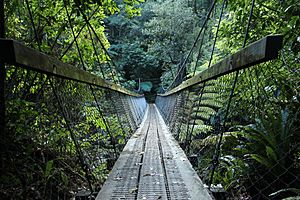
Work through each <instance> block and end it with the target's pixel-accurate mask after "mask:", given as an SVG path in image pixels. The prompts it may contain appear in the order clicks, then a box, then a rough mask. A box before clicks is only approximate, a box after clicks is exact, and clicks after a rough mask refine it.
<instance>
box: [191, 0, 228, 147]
mask: <svg viewBox="0 0 300 200" xmlns="http://www.w3.org/2000/svg"><path fill="white" fill-rule="evenodd" d="M226 2H227V0H223V2H222V6H221V12H220V16H219V21H218V25H217V30H216V34H215V38H214V42H213V45H212V50H211V53H210V59H209V63H208V68H210V66H211V64H212V59H213V55H214V51H215V46H216V42H217V38H218V33H219V29H220V24H221V21H222V16H223V13H224V7H225V4H226ZM203 37H204V34H203ZM201 46H202V44H201ZM195 68H196V66H195ZM205 83H206V82H204V84H203V88H202V90H201V92H200V98H199V100H198V106H197V112H196V117H197V116H198V110H199V108H200V103H201V99H202V95H203V93H204V90H205V86H206V85H205ZM192 107H193V106H192ZM195 123H196V119H194V120H193V124H192V130H191V131H193V130H194V127H195ZM191 135H192V132H190V129H189V119H188V120H187V131H186V145H188V148H187V149H188V152H189V145H190V140H191Z"/></svg>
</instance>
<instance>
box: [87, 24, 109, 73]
mask: <svg viewBox="0 0 300 200" xmlns="http://www.w3.org/2000/svg"><path fill="white" fill-rule="evenodd" d="M85 24H86V23H85ZM88 31H89V35H90V38H91V40H92V46H93V49H94V53H95V55H96V59H97V62H98V64H99V66H100V63H101V62H100V59H99V55H98V53H97V48H96V45H95V41H94V39H93V35H92V32H91V29H90V27H89V26H88ZM100 72H101V75H102V78H103V79H105V75H104V71H103V69H102V67H101V66H100Z"/></svg>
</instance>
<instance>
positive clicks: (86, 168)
mask: <svg viewBox="0 0 300 200" xmlns="http://www.w3.org/2000/svg"><path fill="white" fill-rule="evenodd" d="M49 81H50V85H51V88H52V91H53V93H54V96H55V98H56V100H57V103H58V106H59V108H60V110H61V114H62V116H63V118H64V120H65V122H66V126H67V129H68V131H69V132H70V136H71V139H72V140H73V143H74V145H75V150H76V152H77V156H78V159H79V161H80V164H81V168H82V170H83V171H84V172H85V177H86V179H87V182H88V186H89V188H90V194H92V193H93V187H92V183H91V180H90V175H91V172H90V169H89V166H88V165H87V164H86V163H85V162H84V159H83V153H82V151H81V148H80V145H79V144H78V142H77V140H76V136H75V134H74V132H73V130H72V128H71V126H70V122H69V118H68V117H67V111H66V110H65V107H64V106H63V105H62V102H61V99H60V98H59V95H58V94H57V92H56V89H55V87H54V83H53V81H52V80H51V79H49Z"/></svg>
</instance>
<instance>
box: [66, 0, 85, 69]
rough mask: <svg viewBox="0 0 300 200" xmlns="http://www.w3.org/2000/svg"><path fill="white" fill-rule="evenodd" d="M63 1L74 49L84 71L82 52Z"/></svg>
mask: <svg viewBox="0 0 300 200" xmlns="http://www.w3.org/2000/svg"><path fill="white" fill-rule="evenodd" d="M63 1H64V7H65V11H66V13H67V19H68V22H69V26H70V29H71V33H72V36H73V38H74V42H75V46H76V49H77V53H78V55H79V59H80V62H81V64H82V68H83V70H84V71H86V70H87V68H86V67H85V64H84V61H83V57H82V54H81V51H80V48H79V44H78V41H77V39H76V35H75V32H74V29H73V25H72V22H71V15H70V13H69V11H68V8H67V2H66V0H63Z"/></svg>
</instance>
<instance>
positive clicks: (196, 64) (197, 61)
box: [193, 28, 206, 76]
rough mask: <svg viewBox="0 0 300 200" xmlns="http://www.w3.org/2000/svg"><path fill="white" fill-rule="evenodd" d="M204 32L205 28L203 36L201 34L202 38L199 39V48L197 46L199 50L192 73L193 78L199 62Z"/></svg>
mask: <svg viewBox="0 0 300 200" xmlns="http://www.w3.org/2000/svg"><path fill="white" fill-rule="evenodd" d="M205 32H206V28H204V30H203V34H202V38H201V42H200V46H199V50H198V55H197V60H196V63H195V67H194V71H193V76H195V74H196V70H197V66H198V63H199V60H200V58H201V50H202V46H203V43H204V38H205Z"/></svg>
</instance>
